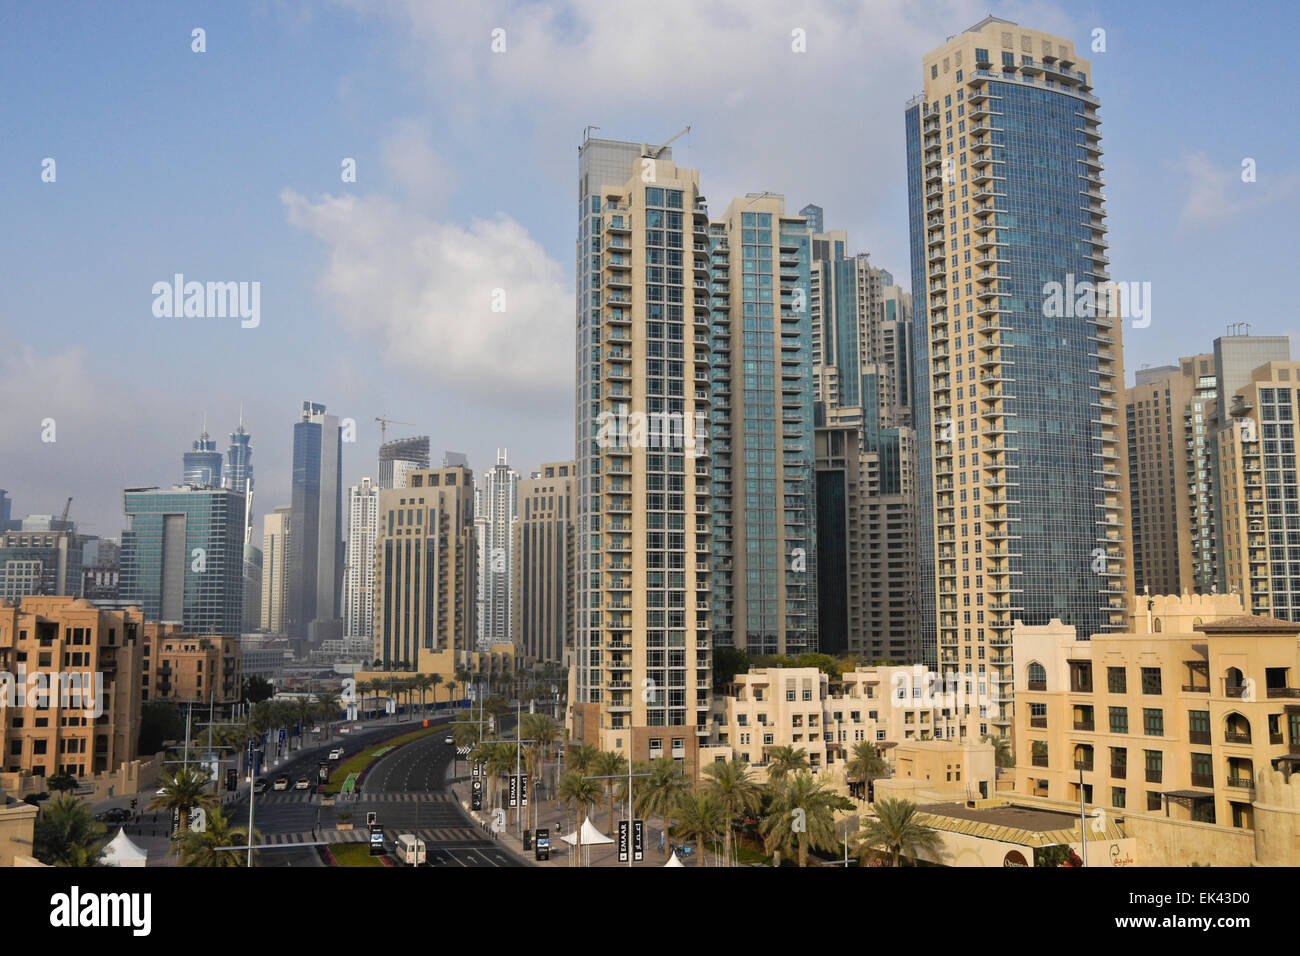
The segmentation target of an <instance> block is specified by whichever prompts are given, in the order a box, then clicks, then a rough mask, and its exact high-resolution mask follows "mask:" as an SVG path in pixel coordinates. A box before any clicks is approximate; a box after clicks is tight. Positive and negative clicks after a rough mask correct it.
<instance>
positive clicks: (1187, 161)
mask: <svg viewBox="0 0 1300 956" xmlns="http://www.w3.org/2000/svg"><path fill="white" fill-rule="evenodd" d="M1179 166H1180V168H1181V170H1182V172H1183V174H1184V175H1185V176H1186V179H1187V195H1186V198H1185V199H1184V200H1183V209H1182V214H1181V216H1180V219H1179V221H1180V223H1181V224H1182V225H1184V226H1193V227H1196V226H1215V225H1219V224H1221V223H1224V222H1227V221H1228V220H1230V219H1235V218H1236V217H1238V216H1241V215H1244V214H1246V213H1249V212H1252V211H1254V210H1258V209H1264V208H1267V207H1271V206H1272V205H1273V204H1274V203H1276V202H1278V201H1279V200H1282V199H1284V198H1286V197H1288V196H1291V195H1294V194H1295V193H1296V191H1297V187H1300V176H1298V175H1297V174H1296V173H1293V172H1288V173H1284V174H1282V175H1277V176H1270V175H1269V174H1268V173H1267V172H1260V171H1259V170H1258V167H1256V176H1257V179H1256V181H1255V182H1243V181H1242V178H1241V176H1242V167H1241V165H1240V164H1238V165H1236V166H1232V165H1226V166H1219V165H1217V164H1216V163H1215V162H1214V161H1213V160H1211V159H1210V157H1209V156H1207V155H1206V154H1205V153H1204V152H1201V151H1196V152H1190V153H1187V154H1186V155H1184V156H1183V158H1182V160H1181V161H1180V163H1179Z"/></svg>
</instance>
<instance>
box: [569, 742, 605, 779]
mask: <svg viewBox="0 0 1300 956" xmlns="http://www.w3.org/2000/svg"><path fill="white" fill-rule="evenodd" d="M598 756H600V751H599V750H597V749H596V748H595V747H593V746H591V744H577V745H576V746H573V747H570V748H569V749H568V750H567V751H566V752H565V754H564V766H565V768H566V769H567V770H569V771H577V772H578V773H582V774H585V773H586V772H587V771H589V770H590V769H591V768H592V767H593V766H595V764H596V758H597V757H598Z"/></svg>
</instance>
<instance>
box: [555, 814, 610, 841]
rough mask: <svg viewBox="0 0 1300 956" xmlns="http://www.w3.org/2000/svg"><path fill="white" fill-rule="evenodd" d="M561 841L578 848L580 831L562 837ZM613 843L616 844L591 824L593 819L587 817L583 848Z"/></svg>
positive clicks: (583, 829) (583, 827)
mask: <svg viewBox="0 0 1300 956" xmlns="http://www.w3.org/2000/svg"><path fill="white" fill-rule="evenodd" d="M560 839H561V840H563V841H564V842H565V843H567V844H569V846H577V843H578V831H577V830H574V831H573V832H572V833H570V834H569V835H568V836H566V837H560ZM613 842H614V841H613V840H611V839H610V838H609V837H607V836H605V834H603V833H601V832H600V831H599V830H597V829H596V825H595V824H594V823H592V822H591V817H587V819H586V820H584V821H583V822H582V845H583V846H599V845H601V844H603V843H613Z"/></svg>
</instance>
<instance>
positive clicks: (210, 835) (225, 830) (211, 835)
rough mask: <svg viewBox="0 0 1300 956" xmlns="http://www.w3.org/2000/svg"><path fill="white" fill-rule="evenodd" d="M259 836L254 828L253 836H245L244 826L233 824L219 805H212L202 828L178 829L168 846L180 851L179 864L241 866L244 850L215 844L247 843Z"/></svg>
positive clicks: (244, 862)
mask: <svg viewBox="0 0 1300 956" xmlns="http://www.w3.org/2000/svg"><path fill="white" fill-rule="evenodd" d="M260 836H261V834H260V833H258V832H257V830H254V831H253V840H249V839H248V828H247V827H237V826H233V825H232V824H231V822H230V821H229V820H228V819H227V818H226V815H225V814H224V813H222V812H221V810H220V809H213V810H211V811H209V812H208V819H207V826H206V828H205V829H204V830H203V831H202V832H199V831H197V830H183V831H181V832H180V833H178V834H177V835H176V836H175V837H173V838H172V849H174V850H176V851H177V853H178V854H179V855H180V865H181V866H207V867H234V866H245V865H246V864H247V862H248V856H247V853H246V851H243V850H220V849H218V847H224V846H238V845H239V844H241V843H242V844H245V845H247V844H248V843H251V842H254V841H256V840H257V838H258V837H260Z"/></svg>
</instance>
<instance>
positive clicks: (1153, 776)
mask: <svg viewBox="0 0 1300 956" xmlns="http://www.w3.org/2000/svg"><path fill="white" fill-rule="evenodd" d="M1146 776H1147V783H1163V782H1164V779H1165V772H1164V771H1163V770H1150V769H1148V770H1147V774H1146Z"/></svg>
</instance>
